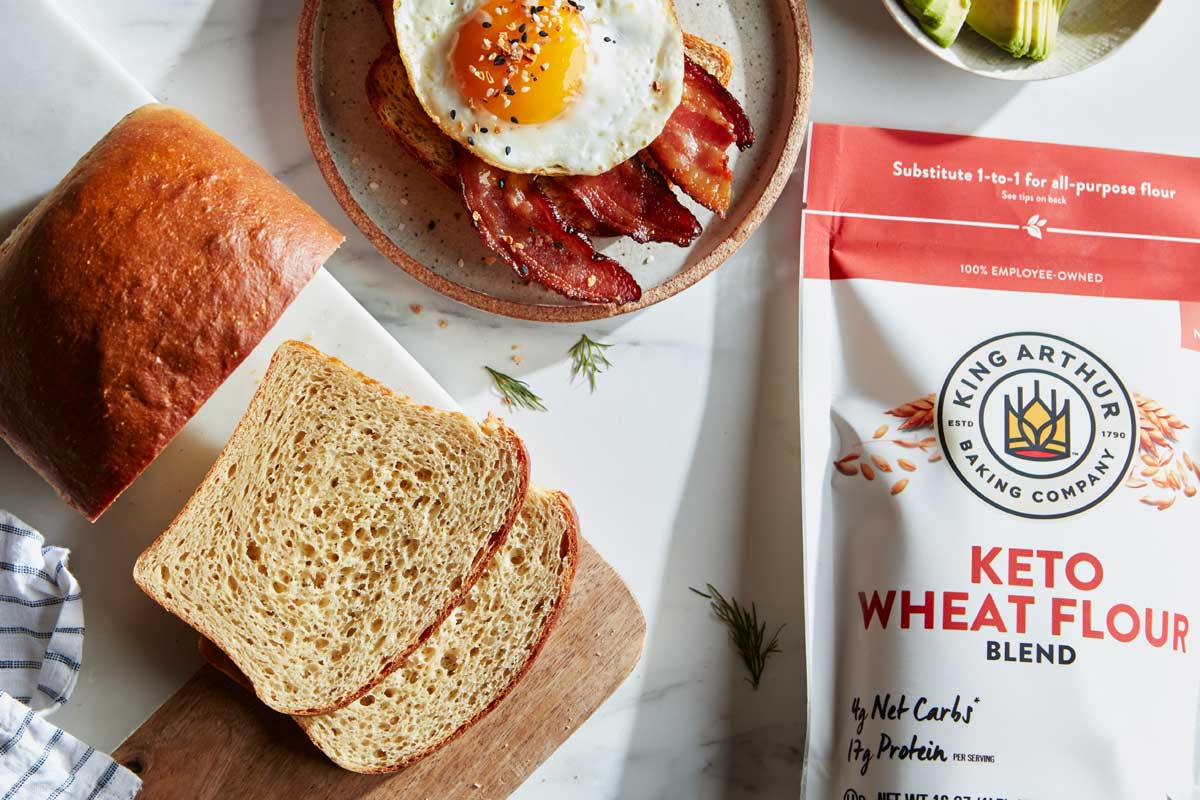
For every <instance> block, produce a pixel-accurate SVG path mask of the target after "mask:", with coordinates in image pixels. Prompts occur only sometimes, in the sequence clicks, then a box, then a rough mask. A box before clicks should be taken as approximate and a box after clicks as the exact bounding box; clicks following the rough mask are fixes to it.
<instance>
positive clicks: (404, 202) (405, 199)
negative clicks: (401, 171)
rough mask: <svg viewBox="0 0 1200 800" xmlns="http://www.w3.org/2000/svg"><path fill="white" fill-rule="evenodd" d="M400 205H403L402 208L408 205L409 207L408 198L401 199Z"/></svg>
mask: <svg viewBox="0 0 1200 800" xmlns="http://www.w3.org/2000/svg"><path fill="white" fill-rule="evenodd" d="M400 205H402V206H406V205H408V198H407V197H401V198H400Z"/></svg>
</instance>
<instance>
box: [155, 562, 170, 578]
mask: <svg viewBox="0 0 1200 800" xmlns="http://www.w3.org/2000/svg"><path fill="white" fill-rule="evenodd" d="M158 573H159V574H160V575H162V579H163V582H164V583H165V582H166V581H167V579H168V578H169V577H170V576H171V571H170V570H169V569H167V565H166V564H163V565H162V566H161V567H159V568H158Z"/></svg>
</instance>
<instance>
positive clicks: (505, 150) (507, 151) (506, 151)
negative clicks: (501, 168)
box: [504, 147, 512, 156]
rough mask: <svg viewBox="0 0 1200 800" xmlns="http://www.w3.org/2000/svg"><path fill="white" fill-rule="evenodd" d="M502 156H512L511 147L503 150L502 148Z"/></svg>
mask: <svg viewBox="0 0 1200 800" xmlns="http://www.w3.org/2000/svg"><path fill="white" fill-rule="evenodd" d="M504 155H506V156H511V155H512V148H511V147H505V148H504Z"/></svg>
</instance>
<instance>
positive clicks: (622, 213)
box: [539, 157, 701, 247]
mask: <svg viewBox="0 0 1200 800" xmlns="http://www.w3.org/2000/svg"><path fill="white" fill-rule="evenodd" d="M545 183H547V184H553V185H554V187H555V189H558V188H562V189H565V190H566V191H567V192H568V193H570V194H571V196H572V197H574V199H575V200H576V201H578V203H579V204H580V205H582V206H583V208H584V210H585V211H586V212H588V214H589V215H590V216H591V217H592V218H593V219H595V220H598V221H599V223H600V227H603V228H607V229H609V230H613V231H616V233H617V234H618V235H623V236H628V237H629V238H631V239H633V240H634V241H635V242H643V243H644V242H671V243H672V244H677V245H679V246H680V247H686V246H687V245H689V244H691V243H692V242H693V241H695V239H696V237H697V236H699V235H700V230H701V229H700V223H699V222H698V221H697V220H696V217H695V216H694V215H693V214H692V212H690V211H688V210H687V209H686V208H685V207H684V206H683V204H682V203H680V202H679V198H677V197H676V196H675V192H674V191H672V189H671V185H670V184H669V183H667V181H666V179H665V178H663V176H662V175H661V174H660V173H658V172H657V171H655V170H652V169H650V168H649V167H647V166H646V164H645V163H643V162H642V160H641V159H640V158H636V157H635V158H631V159H629V160H628V161H625V162H623V163H621V164H618V165H617V166H615V167H613V168H612V169H610V170H609V171H608V172H605V173H604V174H603V175H573V176H569V177H565V178H557V179H554V180H552V181H546V182H545ZM541 185H542V182H539V186H541ZM546 188H550V187H547V186H543V189H546Z"/></svg>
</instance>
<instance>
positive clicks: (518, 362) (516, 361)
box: [512, 354, 524, 366]
mask: <svg viewBox="0 0 1200 800" xmlns="http://www.w3.org/2000/svg"><path fill="white" fill-rule="evenodd" d="M522 361H524V359H523V358H521V357H520V356H518V355H515V354H514V355H513V357H512V362H513V363H514V364H516V365H517V366H520V365H521V362H522Z"/></svg>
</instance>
